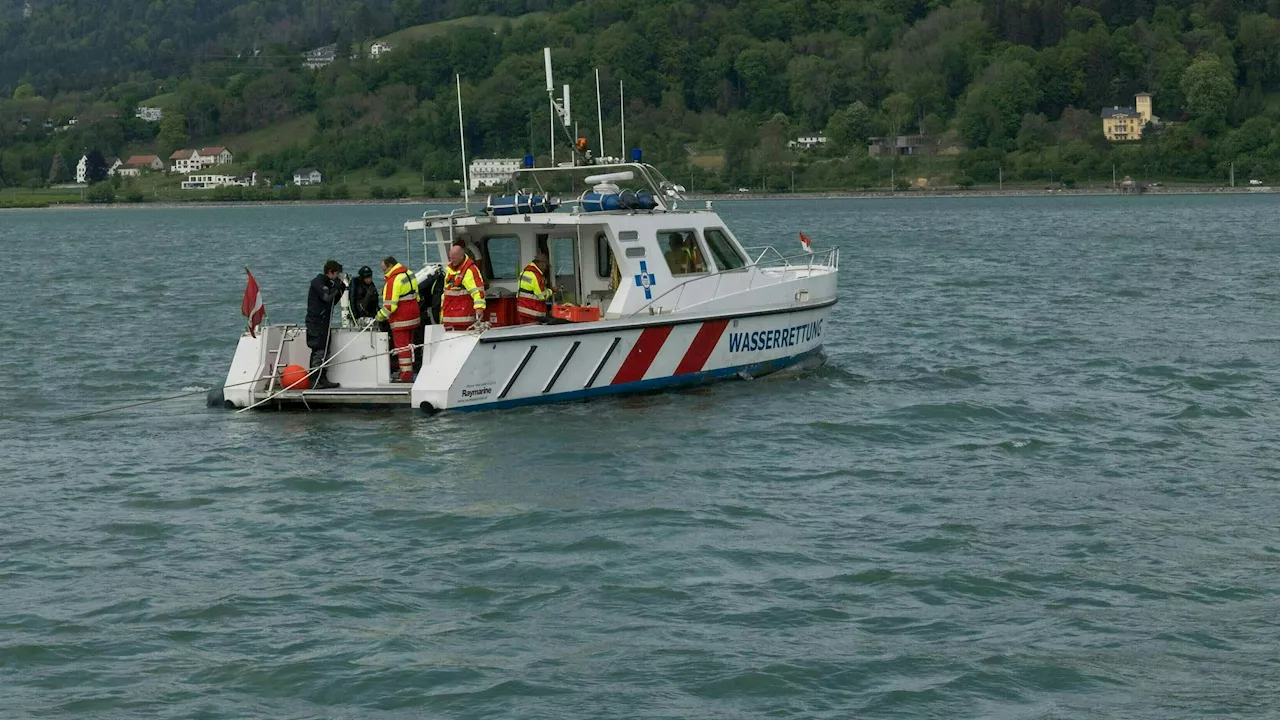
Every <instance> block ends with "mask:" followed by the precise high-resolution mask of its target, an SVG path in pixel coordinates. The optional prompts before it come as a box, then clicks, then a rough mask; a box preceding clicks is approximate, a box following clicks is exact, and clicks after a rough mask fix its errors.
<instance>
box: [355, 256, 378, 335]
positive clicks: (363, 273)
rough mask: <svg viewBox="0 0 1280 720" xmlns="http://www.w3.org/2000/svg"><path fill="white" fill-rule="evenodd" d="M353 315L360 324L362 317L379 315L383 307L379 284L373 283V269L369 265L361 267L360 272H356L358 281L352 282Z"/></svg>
mask: <svg viewBox="0 0 1280 720" xmlns="http://www.w3.org/2000/svg"><path fill="white" fill-rule="evenodd" d="M350 292H351V315H352V317H354V318H355V319H356V321H357V324H359V320H360V319H361V318H371V317H376V316H377V315H378V310H379V309H381V307H382V303H381V299H382V298H381V297H380V294H379V293H378V286H377V285H374V284H373V269H372V268H370V267H369V266H368V265H365V266H364V267H362V268H360V272H359V273H357V274H356V281H355V282H353V283H351V290H350Z"/></svg>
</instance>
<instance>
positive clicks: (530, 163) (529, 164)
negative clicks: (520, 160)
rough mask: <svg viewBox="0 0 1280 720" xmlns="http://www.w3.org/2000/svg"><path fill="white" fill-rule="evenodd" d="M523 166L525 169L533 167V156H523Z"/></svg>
mask: <svg viewBox="0 0 1280 720" xmlns="http://www.w3.org/2000/svg"><path fill="white" fill-rule="evenodd" d="M524 166H525V167H527V168H531V167H533V156H532V155H525V156H524Z"/></svg>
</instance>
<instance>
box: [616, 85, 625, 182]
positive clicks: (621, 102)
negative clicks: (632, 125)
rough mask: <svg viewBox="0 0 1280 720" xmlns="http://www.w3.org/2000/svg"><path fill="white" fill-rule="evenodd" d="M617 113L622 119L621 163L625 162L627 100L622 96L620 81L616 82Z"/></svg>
mask: <svg viewBox="0 0 1280 720" xmlns="http://www.w3.org/2000/svg"><path fill="white" fill-rule="evenodd" d="M618 103H619V104H618V112H619V114H620V116H621V117H622V162H626V161H627V99H626V96H624V95H623V94H622V81H621V80H619V81H618Z"/></svg>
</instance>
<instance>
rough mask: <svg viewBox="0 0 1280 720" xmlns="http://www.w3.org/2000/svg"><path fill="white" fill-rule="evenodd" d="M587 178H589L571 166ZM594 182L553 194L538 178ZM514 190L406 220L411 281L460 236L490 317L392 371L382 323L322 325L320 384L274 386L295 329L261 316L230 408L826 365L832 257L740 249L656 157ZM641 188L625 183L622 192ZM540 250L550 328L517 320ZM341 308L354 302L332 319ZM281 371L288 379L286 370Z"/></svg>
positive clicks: (433, 270)
mask: <svg viewBox="0 0 1280 720" xmlns="http://www.w3.org/2000/svg"><path fill="white" fill-rule="evenodd" d="M586 173H591V176H589V177H586V178H582V177H581V176H582V175H584V174H586ZM582 180H584V181H585V182H586V183H587V184H588V185H590V186H591V188H590V189H589V190H587V191H586V192H583V193H581V195H579V196H578V197H577V198H576V199H574V200H570V201H567V202H563V203H561V202H558V201H556V200H553V199H551V193H550V192H549V188H557V187H572V185H573V183H574V182H575V181H582ZM513 184H514V185H515V187H517V188H528V189H526V190H518V191H517V192H515V193H514V194H512V195H507V196H504V197H501V198H491V199H490V201H489V202H488V203H486V205H485V207H484V208H483V209H482V210H480V211H478V212H471V211H469V210H468V209H465V208H462V209H458V210H455V211H453V212H450V213H446V214H435V215H432V214H426V215H424V216H423V217H422V218H421V219H414V220H411V221H409V222H406V223H405V224H404V230H405V232H406V233H407V234H408V235H409V236H410V238H420V240H421V244H422V248H423V257H424V260H425V262H424V264H423V265H422V266H421V267H420V269H418V270H417V271H416V273H415V275H416V277H417V279H418V282H419V284H420V285H421V286H423V287H425V286H427V285H428V281H429V279H431V278H432V276H434V275H436V274H437V273H440V272H442V270H443V268H444V266H445V265H446V264H447V263H448V262H449V250H450V248H452V247H453V246H454V245H455V244H459V245H461V246H462V247H463V248H465V251H466V253H467V255H469V256H470V257H471V258H473V259H474V262H475V265H476V266H477V268H478V269H479V271H480V273H481V275H482V277H483V280H484V284H485V286H486V287H485V295H486V300H487V303H486V310H485V312H486V317H485V320H486V322H484V323H479V324H476V325H474V326H471V327H468V328H467V329H465V330H452V329H446V328H445V326H443V325H440V324H430V325H427V326H426V327H425V328H424V332H423V340H422V343H421V346H420V347H418V348H417V349H416V350H417V352H419V353H421V355H420V357H421V370H420V371H419V372H418V373H417V375H416V377H414V379H413V381H412V383H399V382H392V371H391V365H390V362H389V360H388V357H389V356H390V355H391V354H392V351H393V348H392V346H391V339H390V336H389V335H388V333H386V332H378V331H376V330H373V329H372V328H369V327H358V326H354V325H352V324H350V323H349V322H348V321H346V320H344V324H345V325H347V326H345V327H339V328H332V329H330V331H329V332H330V337H329V347H330V348H333V349H334V350H335V352H333V353H332V354H331V355H330V357H329V360H328V361H327V363H326V364H327V368H326V369H327V372H328V377H329V379H330V380H332V381H333V382H336V383H338V384H339V385H340V387H337V388H330V389H305V390H303V389H296V388H285V387H284V385H283V382H282V381H283V376H282V373H283V370H284V368H286V367H287V366H289V365H300V366H306V365H307V360H308V357H309V355H310V349H309V348H308V347H307V345H306V342H305V330H304V328H302V327H300V326H298V325H290V324H283V325H266V326H263V327H261V328H258V329H257V331H256V332H253V333H251V332H246V333H245V334H244V335H243V336H242V337H241V338H240V341H239V345H238V346H237V348H236V352H235V357H234V359H233V360H232V362H231V368H230V371H229V372H228V374H227V380H226V383H225V387H224V389H223V397H224V398H225V401H226V403H227V404H228V405H231V406H234V407H238V408H247V407H259V406H286V405H303V404H305V405H306V406H316V405H340V404H356V405H388V406H400V407H414V408H420V409H422V410H425V411H428V412H434V411H438V410H480V409H493V408H503V407H513V406H519V405H531V404H538V403H549V402H559V401H565V400H577V399H581V398H590V397H594V396H599V395H613V394H619V393H629V392H640V391H650V390H656V389H661V388H670V387H679V386H685V385H693V384H698V383H705V382H711V381H715V380H721V379H728V378H735V377H748V376H750V377H755V376H761V375H767V374H769V373H772V372H776V371H778V370H781V369H784V368H787V367H791V366H794V365H796V364H798V363H801V362H804V361H806V360H807V359H811V358H812V359H816V360H818V361H821V359H822V355H821V352H822V340H823V332H824V329H825V324H826V321H827V318H828V316H829V314H830V312H831V308H832V307H833V306H834V305H835V303H836V275H837V271H838V267H839V251H838V249H837V248H831V249H830V250H827V251H825V252H822V253H813V252H811V251H810V252H802V253H800V254H798V255H792V256H790V257H788V256H785V255H784V254H782V253H780V252H778V251H777V250H776V249H774V248H773V247H761V248H744V247H743V246H742V245H741V244H740V243H739V242H738V240H737V238H735V237H734V235H733V233H732V232H731V231H730V230H729V228H728V226H727V225H726V223H725V222H724V221H723V219H721V217H720V216H719V214H717V213H716V212H715V211H714V210H713V209H712V207H711V204H710V203H707V204H706V207H705V208H704V209H685V208H683V207H681V203H682V202H684V200H683V198H682V196H681V191H682V190H683V188H680V187H679V186H677V185H675V184H673V183H671V182H670V181H668V180H666V179H665V178H664V177H663V176H662V174H661V173H660V172H659V171H658V170H657V169H656V168H654V167H653V166H651V165H648V164H644V163H639V162H636V163H619V164H613V165H603V166H602V165H597V166H587V167H571V168H566V167H560V168H541V169H537V168H528V169H523V170H519V171H517V172H516V173H515V174H514V176H513ZM632 186H634V187H632ZM540 254H541V255H543V256H546V257H548V258H549V260H550V268H551V272H550V277H549V278H548V280H549V281H550V283H549V284H551V285H554V286H558V288H559V290H558V292H557V295H558V298H557V300H556V303H555V305H554V311H553V313H552V314H553V315H554V316H562V317H561V319H558V320H556V321H552V322H557V323H558V324H516V318H517V317H518V312H517V303H516V294H517V292H518V290H519V282H520V279H519V277H520V273H521V269H522V268H524V267H525V265H526V264H527V263H529V262H530V261H532V260H533V259H534V258H535V257H536V256H538V255H540ZM343 315H344V318H345V317H346V316H347V313H343ZM290 382H292V380H290Z"/></svg>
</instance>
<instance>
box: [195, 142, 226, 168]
mask: <svg viewBox="0 0 1280 720" xmlns="http://www.w3.org/2000/svg"><path fill="white" fill-rule="evenodd" d="M200 157H201V158H202V161H203V162H207V163H208V164H209V165H230V164H231V163H233V162H235V156H233V155H232V154H231V151H230V150H228V149H226V148H224V147H222V146H221V145H215V146H213V147H206V148H200ZM205 167H208V165H206V166H205Z"/></svg>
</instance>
